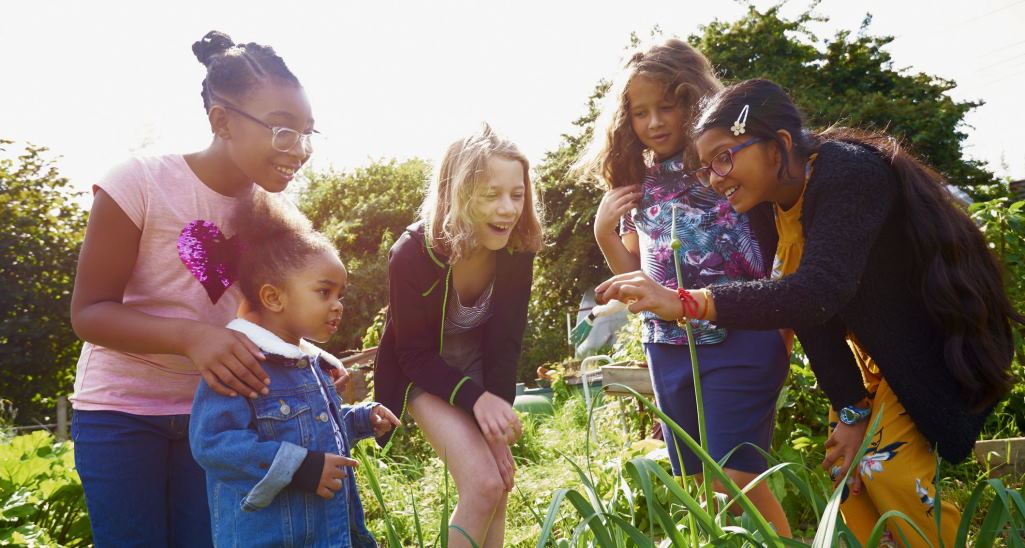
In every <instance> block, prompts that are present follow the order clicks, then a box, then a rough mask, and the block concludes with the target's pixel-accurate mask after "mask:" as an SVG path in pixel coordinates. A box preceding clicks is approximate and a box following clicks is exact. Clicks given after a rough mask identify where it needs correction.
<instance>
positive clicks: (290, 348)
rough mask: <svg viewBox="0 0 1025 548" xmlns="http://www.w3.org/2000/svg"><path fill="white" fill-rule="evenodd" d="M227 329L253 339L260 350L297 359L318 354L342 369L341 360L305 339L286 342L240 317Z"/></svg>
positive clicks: (323, 359) (336, 367) (232, 321)
mask: <svg viewBox="0 0 1025 548" xmlns="http://www.w3.org/2000/svg"><path fill="white" fill-rule="evenodd" d="M227 327H228V329H231V330H234V331H238V332H239V333H242V334H243V335H245V336H246V337H249V340H251V341H253V342H254V343H255V344H256V346H259V347H260V350H263V351H264V352H268V353H271V354H277V355H278V356H282V357H285V358H290V359H293V360H297V359H299V358H301V357H303V356H318V355H319V356H320V359H321V360H322V361H324V362H327V363H328V364H330V365H331V366H333V367H334V368H335V369H342V362H341V361H340V360H339V359H338V358H336V357H334V356H333V355H331V354H329V353H327V352H325V351H324V350H323V349H321V348H320V347H318V346H317V345H315V344H313V343H311V342H309V341H307V340H306V339H299V346H296V345H294V344H290V343H287V342H285V341H283V340H281V337H278V336H277V335H275V334H274V333H272V332H270V331H269V330H267V329H265V328H263V327H260V326H259V325H256V324H255V323H253V322H251V321H249V320H244V319H242V318H235V319H234V320H231V322H229V323H228V325H227Z"/></svg>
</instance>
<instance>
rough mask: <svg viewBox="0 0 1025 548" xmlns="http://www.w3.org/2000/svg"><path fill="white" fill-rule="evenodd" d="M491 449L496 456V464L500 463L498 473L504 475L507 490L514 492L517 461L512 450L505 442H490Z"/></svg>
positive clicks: (492, 454)
mask: <svg viewBox="0 0 1025 548" xmlns="http://www.w3.org/2000/svg"><path fill="white" fill-rule="evenodd" d="M488 447H489V448H490V449H491V456H493V457H495V464H497V465H498V473H499V474H500V475H501V476H502V483H504V484H505V492H506V493H510V492H512V488H513V485H515V482H514V480H513V476H515V475H516V462H515V461H513V456H512V451H510V450H509V446H508V445H507V444H505V443H488Z"/></svg>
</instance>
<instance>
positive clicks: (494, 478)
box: [459, 472, 505, 510]
mask: <svg viewBox="0 0 1025 548" xmlns="http://www.w3.org/2000/svg"><path fill="white" fill-rule="evenodd" d="M504 495H505V484H504V483H503V482H502V477H501V476H500V475H498V473H497V472H496V473H494V474H482V475H481V476H479V477H476V478H474V479H473V481H472V482H471V484H470V485H466V486H462V487H461V488H460V489H459V500H460V502H462V501H466V503H467V504H471V505H473V507H475V508H481V509H485V508H486V509H488V510H492V509H494V508H495V507H496V506H498V503H500V502H502V497H503V496H504Z"/></svg>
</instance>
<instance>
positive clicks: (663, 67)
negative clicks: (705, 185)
mask: <svg viewBox="0 0 1025 548" xmlns="http://www.w3.org/2000/svg"><path fill="white" fill-rule="evenodd" d="M639 76H640V77H644V78H649V79H651V80H654V81H655V82H658V83H660V84H662V86H664V88H665V93H666V96H668V97H673V98H675V100H676V104H677V105H679V106H680V108H682V109H683V112H684V128H683V129H684V131H687V132H688V134H689V131H688V130H689V129H690V126H691V124H692V123H693V121H694V118H695V117H696V115H697V112H698V103H699V102H700V101H701V99H702V98H704V97H705V96H708V95H712V94H714V93H716V92H717V91H719V90H720V89H722V87H723V86H722V82H720V81H719V78H718V77H716V75H715V71H714V70H713V68H712V63H711V62H710V61H709V60H708V58H707V57H705V55H704V54H703V53H701V52H700V51H698V50H697V49H696V48H694V47H693V46H691V45H690V44H688V43H686V42H684V41H682V40H678V39H675V38H672V39H669V40H666V41H665V42H663V43H661V44H657V45H654V46H651V47H650V48H648V49H646V50H641V49H638V50H634V51H633V52H631V53H629V54H628V55H627V57H626V62H625V63H624V65H623V68H622V70H621V71H620V72H619V74H618V75H617V76H616V77H615V78H614V79H613V81H612V85H611V86H610V88H609V90H608V92H606V94H605V104H604V106H603V108H602V111H601V113H600V114H599V116H598V119H597V121H595V124H594V134H593V136H592V138H591V141H590V143H589V144H588V146H587V148H586V149H585V150H584V153H583V154H582V155H581V156H580V158H579V159H578V160H577V161H576V163H575V164H574V165H573V167H572V168H571V171H570V173H571V175H573V176H575V177H577V178H581V179H585V180H597V181H600V182H602V183H604V184H605V186H606V187H607V188H615V187H619V186H623V185H630V184H635V183H640V182H641V178H642V177H643V176H644V169H645V167H646V166H647V165H650V164H651V162H652V161H653V159H654V154H653V153H652V152H651V151H649V150H647V149H646V148H645V146H644V143H641V141H640V139H638V138H637V134H635V133H634V130H633V127H632V126H631V122H630V101H629V99H628V97H627V90H628V89H629V86H630V82H631V81H633V79H634V78H637V77H639ZM693 148H694V147H693V143H692V142H691V141H690V140H689V139H688V141H687V142H686V143H685V146H684V164H685V165H687V166H694V165H696V162H697V156H696V154H695V153H694V151H693Z"/></svg>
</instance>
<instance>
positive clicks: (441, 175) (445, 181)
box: [420, 123, 543, 263]
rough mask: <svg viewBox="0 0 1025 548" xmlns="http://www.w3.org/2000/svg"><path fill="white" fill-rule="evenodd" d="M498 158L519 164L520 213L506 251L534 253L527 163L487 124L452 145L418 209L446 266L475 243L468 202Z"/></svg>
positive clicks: (537, 232)
mask: <svg viewBox="0 0 1025 548" xmlns="http://www.w3.org/2000/svg"><path fill="white" fill-rule="evenodd" d="M491 158H503V159H506V160H512V161H515V162H519V163H520V165H521V166H523V186H524V191H525V192H524V203H523V212H522V213H521V214H520V218H519V219H518V220H517V221H516V225H515V226H513V229H512V233H511V234H510V236H509V247H511V248H512V249H514V250H516V251H530V252H534V253H536V252H537V251H539V250H540V249H541V246H542V243H543V236H542V228H541V214H540V212H539V210H538V207H537V205H536V204H537V199H536V197H535V196H534V187H533V185H532V184H531V182H530V162H529V161H528V160H527V157H526V156H524V155H523V153H522V152H520V149H519V148H518V147H517V146H516V145H515V144H514V143H513V142H512V141H509V140H508V139H503V138H502V137H500V136H499V135H498V134H496V133H495V132H494V130H492V129H491V126H490V125H488V124H487V123H484V124H482V125H481V129H480V130H478V131H477V132H475V133H474V134H472V135H470V136H468V137H466V138H464V139H460V140H458V141H456V142H454V143H452V144H451V145H450V146H449V147H448V151H447V152H446V153H445V157H444V158H443V159H442V161H441V165H440V166H439V168H438V172H437V175H436V177H434V179H433V180H432V181H431V184H430V186H429V187H428V189H427V196H426V198H424V202H423V205H421V206H420V218H421V219H423V220H424V231H425V233H426V235H427V239H428V242H429V243H430V245H431V246H432V247H434V248H435V249H438V250H439V251H441V252H442V253H444V254H446V255H448V257H449V261H450V262H452V263H457V262H459V260H460V259H462V258H464V257H466V256H467V255H469V253H470V252H471V251H472V250H473V249H474V248H475V247H476V246H477V245H478V241H477V238H476V234H475V233H474V230H473V224H474V222H475V221H476V220H477V215H478V213H477V210H476V208H475V207H473V206H474V199H475V198H477V197H478V196H481V195H482V194H483V191H484V190H485V188H484V185H485V184H486V183H487V181H488V176H489V172H488V161H489V160H490V159H491Z"/></svg>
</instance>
